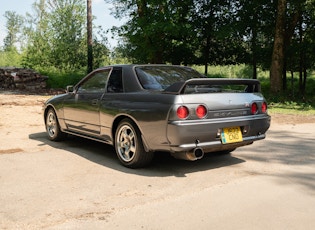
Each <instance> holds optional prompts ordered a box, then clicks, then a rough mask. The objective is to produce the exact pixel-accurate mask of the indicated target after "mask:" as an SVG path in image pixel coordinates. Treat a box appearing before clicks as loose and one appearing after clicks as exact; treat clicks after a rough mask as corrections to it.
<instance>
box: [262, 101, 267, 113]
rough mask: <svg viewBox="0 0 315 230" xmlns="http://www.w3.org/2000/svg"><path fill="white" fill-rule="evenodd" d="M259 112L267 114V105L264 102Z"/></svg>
mask: <svg viewBox="0 0 315 230" xmlns="http://www.w3.org/2000/svg"><path fill="white" fill-rule="evenodd" d="M261 112H262V113H267V103H266V102H265V101H264V102H263V103H262V105H261Z"/></svg>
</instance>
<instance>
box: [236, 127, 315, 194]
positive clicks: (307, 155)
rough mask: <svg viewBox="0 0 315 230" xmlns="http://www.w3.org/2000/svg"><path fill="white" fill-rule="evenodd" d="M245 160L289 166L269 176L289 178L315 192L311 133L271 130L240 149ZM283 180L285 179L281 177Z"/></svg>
mask: <svg viewBox="0 0 315 230" xmlns="http://www.w3.org/2000/svg"><path fill="white" fill-rule="evenodd" d="M238 153H239V154H241V155H242V159H244V160H245V161H257V162H262V163H265V164H266V166H268V165H270V164H276V165H277V164H278V165H279V166H286V167H287V170H283V171H279V172H273V173H270V174H269V175H270V176H275V177H277V178H282V179H286V181H287V183H295V184H297V185H301V186H303V187H304V188H307V189H308V191H310V192H311V193H312V194H313V195H314V194H315V181H314V178H315V170H314V166H315V138H314V131H312V133H307V131H305V133H301V131H300V130H299V132H295V131H294V130H290V131H278V130H277V131H275V130H269V131H268V135H267V138H266V139H265V140H264V141H262V142H257V143H255V144H254V145H252V146H246V147H244V148H242V149H241V150H240V151H239V152H238ZM281 183H284V182H283V180H281Z"/></svg>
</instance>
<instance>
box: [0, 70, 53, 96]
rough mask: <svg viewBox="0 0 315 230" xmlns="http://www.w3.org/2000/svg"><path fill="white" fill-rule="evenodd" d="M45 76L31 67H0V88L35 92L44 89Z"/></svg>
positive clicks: (45, 85)
mask: <svg viewBox="0 0 315 230" xmlns="http://www.w3.org/2000/svg"><path fill="white" fill-rule="evenodd" d="M47 79H48V77H47V76H42V75H40V74H39V73H37V72H35V71H34V70H32V69H24V68H15V67H0V89H4V90H26V91H30V92H36V91H41V90H44V89H46V87H47V84H46V80H47Z"/></svg>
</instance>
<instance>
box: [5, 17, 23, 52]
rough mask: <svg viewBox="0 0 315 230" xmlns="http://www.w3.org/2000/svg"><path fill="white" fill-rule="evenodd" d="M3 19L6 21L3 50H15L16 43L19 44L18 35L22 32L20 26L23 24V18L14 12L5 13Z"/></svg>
mask: <svg viewBox="0 0 315 230" xmlns="http://www.w3.org/2000/svg"><path fill="white" fill-rule="evenodd" d="M4 17H5V18H6V19H7V22H6V29H7V33H8V34H7V36H6V37H5V38H4V40H3V41H4V50H5V51H12V50H16V49H17V47H16V45H17V43H18V42H19V35H20V33H21V31H22V26H23V23H24V18H23V17H22V16H21V15H18V14H17V13H16V12H14V11H6V12H5V13H4Z"/></svg>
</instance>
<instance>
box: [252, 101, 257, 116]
mask: <svg viewBox="0 0 315 230" xmlns="http://www.w3.org/2000/svg"><path fill="white" fill-rule="evenodd" d="M251 113H252V114H253V115H255V114H257V113H258V106H257V104H256V103H255V102H254V103H253V104H252V107H251Z"/></svg>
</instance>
